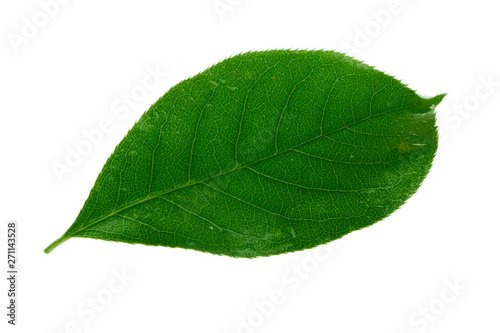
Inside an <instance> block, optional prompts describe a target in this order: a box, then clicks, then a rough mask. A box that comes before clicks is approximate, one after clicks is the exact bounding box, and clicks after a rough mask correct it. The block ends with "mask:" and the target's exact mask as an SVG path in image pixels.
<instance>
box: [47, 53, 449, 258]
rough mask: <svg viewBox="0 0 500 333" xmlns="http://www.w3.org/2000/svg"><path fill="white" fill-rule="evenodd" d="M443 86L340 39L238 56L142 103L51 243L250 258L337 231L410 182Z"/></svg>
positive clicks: (432, 135)
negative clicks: (335, 47)
mask: <svg viewBox="0 0 500 333" xmlns="http://www.w3.org/2000/svg"><path fill="white" fill-rule="evenodd" d="M443 97H444V95H439V96H436V97H434V98H428V99H426V98H423V97H420V96H419V95H417V94H416V93H415V91H413V90H411V89H409V88H408V87H407V86H406V85H404V84H402V83H400V82H399V81H398V80H396V79H394V78H393V77H391V76H388V75H386V74H384V73H382V72H380V71H377V70H375V69H374V68H372V67H370V66H367V65H365V64H363V63H362V62H360V61H357V60H355V59H353V58H350V57H347V56H345V55H344V54H341V53H337V52H334V51H322V50H321V51H320V50H318V51H309V50H272V51H259V52H248V53H244V54H240V55H237V56H234V57H231V58H229V59H226V60H224V61H222V62H220V63H218V64H216V65H214V66H212V67H210V68H208V69H207V70H205V71H203V72H201V73H199V74H198V75H196V76H194V77H192V78H189V79H187V80H185V81H182V82H180V83H179V84H177V85H176V86H174V87H172V88H171V89H170V90H169V91H168V92H167V93H166V94H165V95H164V96H163V97H161V98H160V99H159V100H158V101H157V102H156V103H155V104H154V105H153V106H152V107H151V108H150V109H149V110H148V111H147V112H145V113H144V115H143V116H142V117H141V118H140V120H139V121H138V122H137V123H136V124H135V125H134V127H133V128H132V129H131V130H130V131H129V133H128V134H127V135H126V137H125V138H124V139H123V140H122V142H121V143H120V144H119V145H118V146H117V147H116V149H115V151H114V153H113V154H112V155H111V156H110V157H109V159H108V161H107V162H106V164H105V165H104V168H103V169H102V171H101V173H100V174H99V176H98V178H97V180H96V183H95V185H94V187H93V189H92V190H91V192H90V195H89V197H88V199H87V201H86V202H85V204H84V206H83V208H82V210H81V211H80V214H79V215H78V217H77V218H76V220H75V222H74V223H73V225H72V226H71V227H70V228H69V229H68V230H67V231H66V233H65V234H64V235H63V236H62V237H61V238H60V239H58V240H57V241H55V242H54V243H53V244H52V245H50V246H49V247H48V248H47V249H46V250H45V251H46V252H47V253H49V252H50V251H51V250H52V249H53V248H55V247H56V246H58V245H59V244H61V243H62V242H64V241H66V240H67V239H69V238H72V237H84V238H95V239H103V240H108V241H119V242H126V243H140V244H146V245H162V246H168V247H182V248H186V249H194V250H199V251H204V252H210V253H213V254H221V255H228V256H233V257H248V258H252V257H257V256H269V255H274V254H280V253H285V252H290V251H297V250H302V249H306V248H311V247H314V246H317V245H320V244H324V243H327V242H330V241H332V240H334V239H337V238H340V237H342V236H343V235H345V234H347V233H349V232H351V231H353V230H357V229H361V228H363V227H366V226H369V225H371V224H373V223H375V222H377V221H380V220H381V219H383V218H384V217H386V216H388V215H389V214H390V213H392V212H393V211H394V210H396V209H397V208H398V207H400V206H401V205H402V204H403V203H404V202H405V201H406V200H407V199H408V198H409V197H411V196H412V195H413V194H414V193H415V192H416V190H417V189H418V187H419V186H420V184H421V183H422V181H423V179H424V178H425V176H426V175H427V173H428V172H429V170H430V167H431V164H432V160H433V158H434V155H435V153H436V149H437V141H438V137H437V129H436V126H435V121H436V119H435V112H434V108H435V106H436V105H437V104H439V102H440V101H441V100H442V98H443Z"/></svg>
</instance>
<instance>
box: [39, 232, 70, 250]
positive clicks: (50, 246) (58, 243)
mask: <svg viewBox="0 0 500 333" xmlns="http://www.w3.org/2000/svg"><path fill="white" fill-rule="evenodd" d="M70 238H71V237H65V236H62V237H61V238H59V239H56V240H55V241H54V242H53V243H52V244H50V245H49V246H47V248H46V249H45V250H43V252H45V253H47V254H49V253H50V252H52V250H53V249H55V248H56V247H58V246H59V245H61V244H62V243H64V242H65V241H67V240H68V239H70Z"/></svg>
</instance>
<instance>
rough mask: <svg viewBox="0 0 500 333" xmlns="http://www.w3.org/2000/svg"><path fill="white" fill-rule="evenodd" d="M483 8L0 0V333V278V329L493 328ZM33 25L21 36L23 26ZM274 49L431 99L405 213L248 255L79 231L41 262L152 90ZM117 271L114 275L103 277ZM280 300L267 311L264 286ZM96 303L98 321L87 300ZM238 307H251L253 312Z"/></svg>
mask: <svg viewBox="0 0 500 333" xmlns="http://www.w3.org/2000/svg"><path fill="white" fill-rule="evenodd" d="M46 2H49V1H48V0H42V3H46ZM61 2H62V0H61ZM214 4H219V6H221V8H224V4H225V5H226V7H225V8H226V11H224V12H220V11H219V12H218V11H217V10H216V9H215V7H214ZM495 4H496V3H495V2H494V1H491V0H475V1H451V0H449V1H435V0H434V1H431V0H421V1H416V0H414V1H410V0H400V1H399V2H398V1H396V2H391V1H389V0H376V1H374V0H365V1H352V0H349V1H347V0H342V1H318V0H309V1H291V0H286V1H285V0H280V1H269V0H240V1H236V0H232V1H230V0H221V1H219V2H214V1H213V0H196V1H153V0H142V1H130V0H126V1H125V0H113V1H96V0H87V1H77V0H72V1H68V2H67V3H66V4H60V5H59V8H58V9H57V11H56V12H55V13H53V16H52V17H50V18H49V19H48V20H47V22H44V21H43V18H44V14H43V12H42V14H40V12H41V11H42V7H41V5H40V3H39V2H37V1H35V0H30V1H27V0H23V1H2V3H1V5H0V22H1V23H0V30H1V31H0V36H1V42H0V56H1V59H0V60H1V61H0V96H1V98H0V108H1V118H0V145H1V146H0V147H1V148H0V149H1V150H0V151H1V155H2V160H1V163H0V168H1V169H0V186H1V192H0V221H1V233H0V241H1V242H2V246H1V251H2V252H3V253H5V251H6V250H5V232H6V224H7V222H8V221H10V220H15V221H17V222H18V224H19V228H18V230H19V239H18V246H19V252H18V255H19V271H20V278H19V285H18V288H19V298H18V303H19V308H18V326H16V327H11V326H10V325H7V324H6V319H7V317H6V316H5V313H6V309H5V306H6V302H7V297H6V291H7V285H6V283H5V282H6V281H5V278H2V279H1V280H2V283H1V284H0V287H1V290H0V295H1V296H0V304H1V308H2V309H3V310H1V311H0V312H1V314H0V318H2V319H1V324H0V325H1V327H2V329H1V331H2V332H6V331H7V332H42V333H43V332H47V333H49V332H54V333H61V332H137V331H145V332H238V330H239V331H240V332H245V333H249V332H318V333H319V332H343V333H350V332H375V333H376V332H384V333H388V332H394V333H402V332H407V333H413V332H499V330H500V321H498V314H499V313H500V301H499V299H500V284H499V281H500V270H499V262H500V260H499V254H500V242H499V241H498V237H499V235H500V220H499V214H498V206H499V204H500V201H499V199H500V195H499V190H498V189H499V187H500V181H499V176H498V170H499V166H500V163H499V161H500V159H499V149H500V146H499V136H498V132H497V131H498V126H499V124H500V114H499V105H500V98H499V96H500V84H499V82H500V68H499V67H500V65H499V59H500V49H499V46H498V45H499V44H498V32H499V31H500V20H499V18H498V12H499V11H498V9H499V8H495ZM227 6H229V7H227ZM228 8H229V9H228ZM52 10H53V11H55V9H54V8H53V7H52ZM387 13H390V14H389V15H387ZM382 14H385V15H382ZM33 16H35V19H34V18H33ZM376 17H378V20H377V19H376ZM23 18H25V19H23ZM34 20H35V21H36V20H38V21H36V22H35V23H36V24H38V25H39V26H40V27H39V28H37V30H38V31H37V32H36V33H34V32H33V31H31V32H32V35H29V34H28V35H26V33H27V28H26V27H25V26H26V25H27V24H29V23H26V22H32V23H33V21H34ZM23 27H24V28H23ZM23 29H24V31H23ZM28 30H29V29H28ZM23 32H24V33H25V36H24V37H23ZM13 36H16V37H13ZM26 36H27V37H29V38H27V37H26ZM16 38H17V39H16ZM20 38H25V39H24V40H22V43H21V42H20V43H21V44H16V43H15V42H12V41H13V40H17V41H19V40H20ZM275 48H301V49H302V48H307V49H337V50H344V51H348V53H349V54H350V55H353V56H355V57H357V58H358V59H361V60H363V61H365V62H367V63H368V64H371V65H375V66H376V67H377V68H378V69H380V70H383V71H385V72H387V73H389V74H392V75H395V76H396V77H397V78H399V79H402V80H403V81H404V82H405V83H408V84H409V85H410V87H411V88H413V89H416V90H417V91H418V92H419V93H420V94H422V95H425V96H433V95H436V94H439V93H443V92H446V93H448V95H447V97H446V98H445V99H444V101H443V102H442V104H441V105H440V106H439V107H438V109H437V113H438V118H439V121H438V122H439V126H440V133H441V144H440V149H439V151H438V155H437V157H436V159H435V163H434V167H433V169H432V171H431V173H430V174H429V176H428V177H427V179H426V180H425V182H424V183H423V185H422V187H421V188H420V190H419V191H418V193H417V194H416V195H415V196H414V197H413V198H411V199H410V200H409V201H408V203H407V204H405V205H404V206H403V207H402V208H401V209H399V210H398V211H397V212H395V213H394V214H392V215H391V216H390V217H389V218H387V219H385V220H384V221H382V222H379V223H377V224H375V225H374V226H372V227H370V228H366V229H363V230H361V231H356V232H353V233H351V234H349V235H348V236H346V237H344V238H343V239H342V240H341V241H338V242H333V243H332V244H330V246H329V249H330V248H332V249H333V250H331V251H330V252H331V253H330V252H327V251H326V248H325V247H321V248H319V249H315V250H308V251H303V252H298V253H291V254H285V255H280V256H274V257H271V258H260V259H254V260H247V259H232V258H228V257H219V256H214V255H210V254H206V253H200V252H195V251H187V250H182V249H171V248H156V247H147V246H142V245H135V246H133V245H127V244H119V243H110V242H105V241H98V240H91V239H71V240H69V241H68V242H66V243H65V244H63V245H61V246H60V247H59V248H57V249H56V250H54V251H53V252H52V253H51V254H50V255H46V254H45V253H44V252H43V249H44V248H45V247H46V246H47V245H48V244H49V243H51V242H52V241H53V240H55V239H56V238H58V237H59V236H61V235H62V234H63V233H64V231H66V229H67V228H68V227H69V226H70V225H71V224H72V222H73V221H74V219H75V217H76V215H77V214H78V211H79V209H80V208H81V206H82V205H83V202H84V201H85V199H86V197H87V195H88V193H89V191H90V189H91V187H92V185H93V183H94V180H95V179H96V177H97V175H98V173H99V171H100V169H101V167H102V166H103V165H104V162H105V161H106V159H107V157H108V156H109V155H110V153H111V152H112V151H113V149H114V147H115V146H116V144H118V142H120V140H121V139H122V138H123V136H124V135H125V134H126V132H127V130H128V129H129V128H130V127H131V126H132V125H133V124H134V122H135V121H136V120H137V119H138V118H139V117H140V115H141V114H142V113H143V112H144V111H145V110H146V109H147V108H148V107H149V106H150V105H151V104H152V103H154V102H155V101H156V100H157V99H158V98H159V97H160V96H161V95H163V94H164V93H165V92H166V91H167V90H168V89H169V87H171V86H172V85H174V84H176V83H177V82H179V81H180V80H182V79H185V78H187V77H189V76H192V75H195V74H197V73H198V72H199V71H201V70H204V69H205V68H207V67H209V66H210V65H212V64H214V63H217V62H218V61H220V60H222V59H224V58H226V57H228V56H231V55H235V54H237V53H240V52H244V51H249V50H265V49H275ZM157 67H158V68H159V69H161V70H162V71H167V72H168V75H167V76H166V77H163V79H161V80H160V81H161V82H160V83H159V84H158V85H157V87H156V88H155V89H150V90H148V91H147V95H146V97H145V99H143V100H142V101H140V102H139V103H138V105H137V106H136V107H133V108H132V107H131V108H129V111H130V112H129V114H128V115H127V116H124V117H121V118H120V114H117V113H115V112H113V106H116V104H115V103H118V102H120V98H121V97H122V95H123V94H130V93H131V92H132V91H135V90H137V89H140V86H141V84H142V81H143V79H144V78H146V77H147V75H148V69H155V68H157ZM488 80H490V81H491V82H493V83H490V84H485V83H484V82H486V81H488ZM151 82H152V81H151ZM137 87H139V88H137ZM120 103H121V102H120ZM103 119H109V120H110V121H111V123H112V124H113V130H112V131H108V132H109V133H106V134H105V135H104V136H103V139H102V141H101V142H98V144H95V145H93V146H92V147H91V152H90V153H89V154H88V155H87V156H85V157H83V158H82V160H81V161H80V163H79V164H78V165H77V166H76V167H73V168H71V171H72V172H71V173H69V172H68V173H65V174H64V175H63V176H62V179H61V180H60V179H58V177H57V175H56V173H55V172H54V169H53V165H54V163H55V162H59V163H64V160H65V158H66V156H67V149H68V147H69V148H72V149H76V147H77V146H78V145H79V144H80V145H81V144H82V141H85V140H86V139H85V136H84V134H83V131H91V130H95V129H97V128H99V124H100V122H101V121H102V120H103ZM318 251H320V252H318ZM315 255H316V256H315ZM318 255H319V256H320V257H318ZM5 257H6V256H5V255H4V254H0V258H2V259H1V260H2V263H1V266H2V271H4V272H5V268H4V267H5V261H6V260H5ZM318 258H319V259H321V260H320V261H319V260H318ZM303 266H305V267H303ZM294 267H295V268H294ZM297 267H303V268H300V269H301V270H304V269H305V270H306V271H308V273H307V276H306V275H305V273H304V274H303V275H297V274H298V273H294V272H296V269H297ZM293 269H294V271H292V270H293ZM122 271H125V273H126V274H127V275H129V276H131V277H133V278H131V279H130V280H129V281H127V282H126V283H120V282H119V281H116V280H115V278H114V276H115V274H121V273H122ZM1 276H4V273H2V274H1ZM125 284H126V285H125ZM450 284H458V285H459V289H457V290H451V289H450V287H449V285H450ZM110 286H111V288H112V289H113V291H114V292H112V291H110V289H109V288H110ZM463 288H465V289H463ZM117 289H118V290H117ZM280 292H281V293H282V294H283V296H282V297H281V301H283V302H281V304H275V305H274V309H271V307H270V306H269V305H268V303H269V299H270V295H271V293H280ZM96 297H97V302H98V304H97V305H98V306H99V307H98V308H99V310H100V311H97V310H92V307H90V305H89V304H90V303H88V302H91V299H92V298H96ZM255 302H260V303H262V302H263V303H264V304H267V308H266V309H267V311H264V312H265V315H266V316H265V315H264V314H262V310H258V308H257V307H256V305H255ZM99 303H106V304H104V305H103V304H99ZM4 305H5V306H4ZM79 310H80V311H84V315H82V313H79V312H78V311H79ZM271 310H272V311H271ZM425 311H428V313H429V315H427V317H426V316H425V315H424V314H423V313H424V312H425ZM242 321H244V322H245V323H246V324H247V325H252V326H245V327H243V326H242V325H243V324H242ZM240 326H241V327H240ZM5 328H7V330H5Z"/></svg>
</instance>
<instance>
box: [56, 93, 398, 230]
mask: <svg viewBox="0 0 500 333" xmlns="http://www.w3.org/2000/svg"><path fill="white" fill-rule="evenodd" d="M405 97H406V96H405ZM403 104H404V99H403ZM404 108H405V106H401V107H399V108H396V109H391V110H388V111H386V112H382V113H379V114H377V115H375V116H372V115H370V116H368V117H366V118H363V119H361V120H358V121H354V122H353V123H351V124H349V125H345V126H342V127H339V128H337V129H335V130H333V131H330V132H327V133H323V134H320V135H318V136H315V137H313V138H311V139H309V140H307V141H304V142H302V143H300V144H298V145H296V146H293V147H290V148H288V149H286V150H283V151H280V152H277V153H274V154H271V155H269V156H266V157H264V158H262V159H260V160H256V161H253V162H250V163H248V164H246V165H241V166H237V167H235V168H233V169H231V170H228V171H225V172H222V173H219V174H216V175H213V176H210V177H207V178H205V179H202V180H198V181H195V182H192V183H189V182H188V183H186V184H184V185H182V186H180V187H176V188H173V189H170V190H168V191H165V192H162V193H159V194H155V195H148V196H147V197H146V198H144V199H142V200H139V201H136V202H133V203H131V204H129V205H127V206H125V207H123V208H120V209H118V210H115V211H114V212H112V213H110V214H108V215H106V216H103V217H101V218H99V219H97V220H95V221H94V222H92V223H90V224H88V225H85V226H83V227H81V228H79V229H78V230H76V231H74V232H72V233H70V234H66V233H65V234H64V235H63V237H61V238H71V237H73V236H76V234H77V233H79V232H80V231H82V230H85V229H87V228H89V227H91V226H93V225H95V224H97V223H99V222H101V221H103V220H105V219H107V218H109V217H112V216H114V215H116V214H118V213H120V212H122V211H124V210H127V209H129V208H132V207H134V206H137V205H140V204H142V203H145V202H148V201H150V200H153V199H156V198H159V197H161V196H163V195H165V194H169V193H172V192H175V191H178V190H182V189H184V188H187V187H190V186H193V185H197V184H202V183H204V182H206V181H208V180H212V179H215V178H217V177H220V176H224V175H226V174H229V173H231V172H235V171H238V170H242V169H245V168H248V167H249V166H251V165H254V164H257V163H260V162H262V161H265V160H267V159H270V158H273V157H275V156H279V155H281V154H284V153H287V152H289V151H292V150H294V149H297V148H299V147H301V146H303V145H306V144H308V143H310V142H313V141H315V140H318V139H320V138H323V137H325V136H328V135H330V134H333V133H336V132H338V131H341V130H344V129H346V128H349V127H350V126H353V125H357V124H360V123H362V122H364V121H367V120H370V119H374V118H377V117H380V116H384V115H387V114H389V113H392V112H396V111H400V110H402V109H404ZM85 222H86V221H85ZM85 222H83V223H85Z"/></svg>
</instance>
